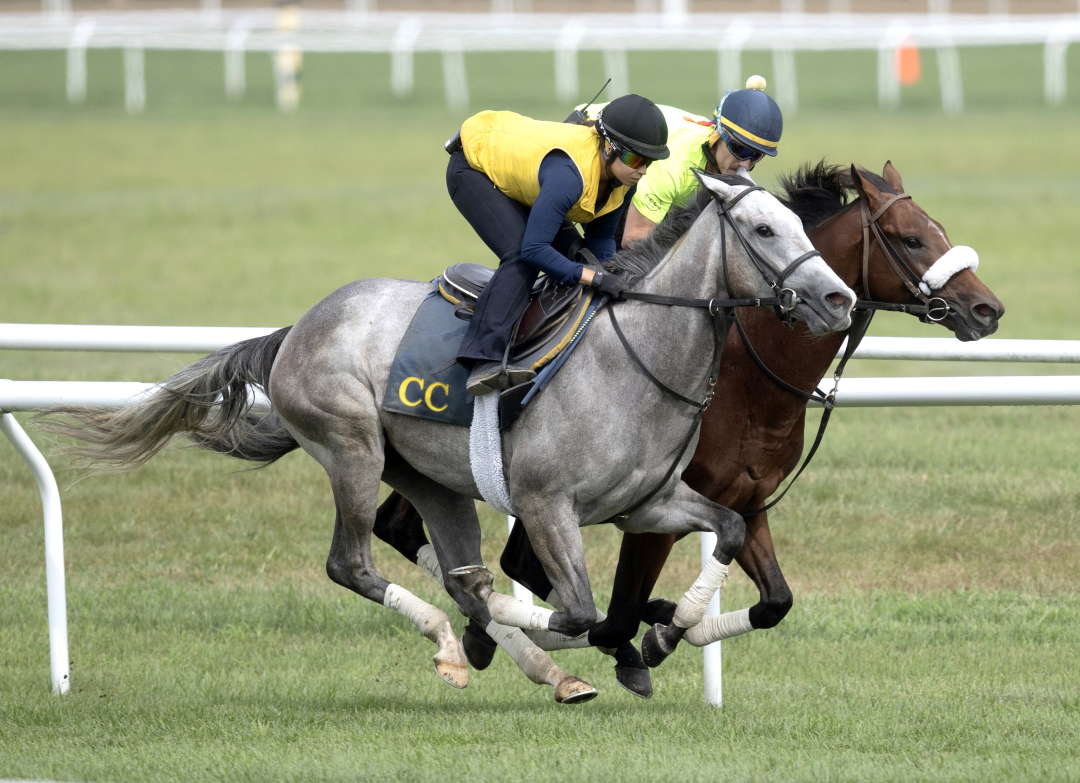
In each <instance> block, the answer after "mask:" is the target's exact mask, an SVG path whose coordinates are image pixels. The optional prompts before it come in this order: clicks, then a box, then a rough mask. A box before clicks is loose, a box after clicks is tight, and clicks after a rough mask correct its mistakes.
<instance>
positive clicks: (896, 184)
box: [881, 160, 904, 193]
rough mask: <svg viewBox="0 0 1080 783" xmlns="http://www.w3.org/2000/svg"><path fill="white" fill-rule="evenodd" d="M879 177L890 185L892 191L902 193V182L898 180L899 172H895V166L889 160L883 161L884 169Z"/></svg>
mask: <svg viewBox="0 0 1080 783" xmlns="http://www.w3.org/2000/svg"><path fill="white" fill-rule="evenodd" d="M881 176H883V177H884V178H885V181H886V182H888V183H889V184H890V185H892V188H893V190H895V191H896V192H897V193H903V192H904V181H903V180H902V179H900V172H899V171H897V170H896V166H894V165H893V164H892V161H891V160H887V161H885V168H884V170H883V171H882V172H881Z"/></svg>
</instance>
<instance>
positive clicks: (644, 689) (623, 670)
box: [615, 666, 652, 699]
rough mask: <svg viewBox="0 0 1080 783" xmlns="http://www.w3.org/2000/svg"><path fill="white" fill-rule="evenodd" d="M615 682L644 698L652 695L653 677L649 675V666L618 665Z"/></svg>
mask: <svg viewBox="0 0 1080 783" xmlns="http://www.w3.org/2000/svg"><path fill="white" fill-rule="evenodd" d="M615 682H617V683H619V685H621V686H622V687H623V688H624V689H625V690H627V691H629V692H630V693H632V694H634V695H635V696H638V697H640V698H642V699H648V698H651V697H652V677H651V676H649V670H648V669H647V668H646V669H636V668H633V667H630V666H616V667H615Z"/></svg>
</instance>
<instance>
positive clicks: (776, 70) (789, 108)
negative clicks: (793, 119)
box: [772, 47, 799, 114]
mask: <svg viewBox="0 0 1080 783" xmlns="http://www.w3.org/2000/svg"><path fill="white" fill-rule="evenodd" d="M772 61H773V75H774V76H775V77H776V102H777V103H778V104H779V105H780V108H781V109H783V110H784V113H785V114H794V113H795V112H797V111H798V110H799V82H798V75H797V74H798V71H796V69H795V50H794V49H790V48H787V47H784V48H781V49H773V53H772Z"/></svg>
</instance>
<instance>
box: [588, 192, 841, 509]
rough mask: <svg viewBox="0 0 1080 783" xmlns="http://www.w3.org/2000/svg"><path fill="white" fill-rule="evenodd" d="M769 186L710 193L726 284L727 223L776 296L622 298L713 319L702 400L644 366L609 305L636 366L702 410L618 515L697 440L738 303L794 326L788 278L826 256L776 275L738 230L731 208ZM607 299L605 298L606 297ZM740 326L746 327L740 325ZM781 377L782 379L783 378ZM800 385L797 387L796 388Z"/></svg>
mask: <svg viewBox="0 0 1080 783" xmlns="http://www.w3.org/2000/svg"><path fill="white" fill-rule="evenodd" d="M758 190H760V191H764V190H765V188H762V187H759V186H757V185H752V186H750V187H747V188H745V189H744V190H742V191H740V192H739V193H737V194H736V195H735V196H733V197H732V198H731V199H730V200H729V201H728V202H726V203H725V202H724V201H723V200H721V199H720V198H719V197H718V196H717V195H716V194H714V193H712V191H710V196H711V198H712V199H713V201H715V202H716V211H717V216H718V217H719V220H720V263H721V267H722V268H723V272H724V284H725V287H726V288H727V290H729V291H730V290H731V289H730V286H729V283H728V261H727V227H728V226H730V228H731V230H732V232H733V233H734V234H735V236H736V238H737V239H738V240H739V243H740V244H741V245H742V247H743V249H744V250H745V251H746V254H747V255H748V256H749V257H750V260H751V261H752V262H753V264H754V266H755V267H757V270H758V272H759V273H760V274H761V276H762V278H763V279H764V280H765V282H766V283H767V284H768V285H769V287H770V288H771V289H772V291H773V293H774V294H775V295H774V296H771V297H755V298H746V299H691V298H686V297H679V296H664V295H662V294H649V293H644V292H636V291H624V292H623V294H622V297H623V298H624V299H628V300H631V301H638V302H645V303H648V304H658V305H667V306H669V307H696V308H703V309H705V310H706V311H707V312H708V314H709V316H710V318H711V319H712V324H713V356H712V362H711V363H710V366H709V376H708V381H707V382H706V386H705V394H704V397H703V398H702V400H701V402H698V401H697V400H695V399H692V398H690V397H686V396H684V395H682V394H680V393H679V392H677V391H675V390H674V389H672V388H671V387H670V386H668V385H667V384H665V383H664V382H663V381H661V380H660V379H659V378H657V377H656V376H655V375H653V373H652V372H651V371H650V370H649V368H648V367H646V366H645V364H644V362H642V361H641V358H640V357H638V355H637V353H636V352H635V351H634V349H633V347H632V346H631V345H630V342H629V340H627V339H626V335H625V334H624V333H623V330H622V328H621V327H620V326H619V322H618V319H616V317H615V308H614V307H612V306H609V307H608V308H607V312H608V318H609V319H610V320H611V326H612V329H614V331H615V334H616V336H617V337H618V338H619V342H620V343H622V346H623V349H624V350H625V351H626V354H627V356H629V357H630V359H631V361H633V362H634V364H636V365H637V367H638V369H640V370H641V371H642V372H643V373H644V374H645V377H646V378H648V379H649V380H650V381H651V382H652V383H653V385H655V386H656V387H657V388H659V389H660V390H661V391H663V392H664V393H666V394H667V395H669V396H671V397H674V398H675V399H676V400H678V401H679V402H682V403H685V404H686V405H689V406H691V407H693V408H696V409H697V412H696V414H695V415H694V420H693V422H691V424H690V430H689V432H688V433H687V435H686V438H685V439H684V440H683V444H682V447H681V448H680V449H679V453H678V455H676V457H675V459H674V460H673V461H672V463H671V466H670V467H669V468H668V470H667V473H665V474H664V477H663V478H662V479H661V480H660V483H659V484H657V485H656V487H654V488H653V490H652V491H651V492H649V494H648V495H646V496H645V497H643V498H642V499H641V500H639V501H638V502H637V503H635V504H634V505H633V506H631V507H630V508H629V509H628V510H626V511H624V512H623V513H621V514H619V515H618V516H616V517H615V519H618V520H622V519H626V518H628V517H629V516H630V514H632V513H634V512H635V511H637V510H638V509H639V508H641V507H642V506H643V505H645V504H646V503H648V502H649V501H650V500H652V499H653V497H655V496H656V494H657V493H658V492H659V491H660V490H661V489H663V487H664V486H665V485H666V484H667V482H668V480H669V479H670V478H671V476H672V475H673V474H674V473H675V470H676V468H678V466H679V462H680V461H681V460H682V458H683V456H684V455H685V454H686V450H687V449H688V448H689V447H690V442H691V441H692V440H693V439H694V433H695V432H697V429H698V425H699V424H700V423H701V419H702V417H704V415H705V411H706V410H708V408H709V404H710V403H711V402H712V399H713V395H714V394H715V393H716V383H717V381H718V380H719V378H720V360H721V356H722V354H723V349H724V343H725V342H727V336H728V331H729V330H730V328H731V323H732V321H735V323H738V317H737V316H736V314H735V308H737V307H771V308H773V310H774V311H775V312H776V314H777V316H778V317H779V318H780V320H781V321H783V322H784V323H785V324H787V325H788V326H789V327H790V326H792V325H793V324H794V318H793V316H792V311H793V310H794V309H795V307H796V306H797V305H798V304H799V302H800V299H799V296H798V294H797V293H796V292H795V291H794V289H791V288H787V287H785V285H784V283H785V281H786V280H787V278H788V277H789V276H790V275H791V273H792V272H794V271H795V270H796V269H798V268H799V267H800V266H801V265H802V264H804V263H806V262H807V261H809V260H810V259H811V258H814V257H818V256H820V255H821V253H820V252H818V251H817V250H810V251H808V252H806V253H803V254H802V255H801V256H799V257H798V258H796V259H795V260H794V261H792V262H791V263H789V264H788V265H787V266H785V267H784V270H783V271H782V272H781V273H780V274H779V275H774V274H773V271H772V269H770V268H769V266H768V264H766V263H765V260H764V259H763V258H762V257H761V256H760V254H758V252H757V251H756V250H754V249H753V247H751V246H750V244H749V243H748V242H747V241H746V238H745V237H743V235H742V233H741V232H740V231H739V227H738V225H737V224H736V223H735V220H734V218H733V217H732V215H731V210H732V208H734V207H735V205H736V204H738V203H739V202H740V201H741V200H742V199H743V198H745V197H746V196H747V194H749V193H753V192H754V191H758ZM605 301H606V300H605ZM740 329H741V326H740ZM778 380H779V379H778ZM791 388H793V389H794V388H795V387H791Z"/></svg>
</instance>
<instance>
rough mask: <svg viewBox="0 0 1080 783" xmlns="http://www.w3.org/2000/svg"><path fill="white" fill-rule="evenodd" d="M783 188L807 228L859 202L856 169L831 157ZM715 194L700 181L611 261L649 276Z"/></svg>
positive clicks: (873, 179) (876, 179) (725, 177)
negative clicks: (687, 200)
mask: <svg viewBox="0 0 1080 783" xmlns="http://www.w3.org/2000/svg"><path fill="white" fill-rule="evenodd" d="M859 173H860V174H861V175H862V176H863V178H864V179H865V180H866V181H867V182H869V183H870V184H872V185H873V186H874V187H876V188H877V189H878V190H880V191H881V192H882V193H896V190H895V189H894V188H893V186H892V185H890V184H889V183H888V182H886V181H885V179H884V178H883V177H881V176H880V175H878V174H874V173H872V172H870V171H867V170H866V169H864V168H862V167H859ZM700 176H703V177H710V178H712V179H718V180H720V181H721V182H725V183H727V184H728V185H753V184H754V183H752V182H750V181H749V180H746V179H743V178H742V177H739V176H735V175H731V174H708V173H705V172H700ZM780 188H781V192H779V193H774V194H773V195H774V196H776V198H777V199H778V200H779V201H780V203H781V204H783V205H784V206H785V207H787V208H788V209H790V210H791V211H792V212H794V213H795V214H796V215H798V217H799V219H800V220H801V221H802V223H803V227H804V228H805V229H806V230H810V229H812V228H816V227H818V226H820V225H821V224H822V223H824V222H825V221H826V220H828V219H829V218H832V217H835V216H836V215H839V214H840V213H842V212H846V211H847V210H848V209H851V208H852V207H853V206H854V205H855V204H856V203H858V195H859V192H858V190H856V189H855V186H854V185H853V184H852V182H851V170H850V169H849V168H846V167H844V166H837V165H834V164H830V163H829V162H828V161H826V160H821V161H820V162H818V163H816V164H811V163H806V164H804V165H802V166H800V167H799V168H798V169H796V170H795V172H794V173H792V174H787V175H784V176H782V177H780ZM711 200H712V194H711V193H710V192H709V190H708V189H707V188H704V187H701V186H699V187H698V190H697V193H696V194H695V195H694V197H693V198H692V199H691V200H690V203H688V204H687V205H686V206H683V207H674V208H672V209H671V210H670V211H669V212H668V213H667V216H666V217H665V218H664V219H663V220H662V221H660V224H659V225H658V226H657V227H656V228H654V229H653V230H652V231H651V232H650V233H649V235H648V236H646V237H644V238H643V239H639V240H638V241H637V242H635V243H634V244H633V245H631V246H630V247H629V248H627V249H626V250H621V251H619V252H618V253H616V254H615V258H613V259H612V261H611V265H612V267H614V268H615V269H618V270H620V271H621V272H622V274H623V276H624V277H625V278H626V279H627V281H628V282H629V283H630V284H631V285H633V284H634V283H636V282H637V281H638V280H640V279H641V278H643V277H645V275H647V274H648V273H649V272H651V271H652V270H653V269H654V268H656V265H657V264H659V263H660V261H661V260H663V258H664V256H666V255H667V254H668V251H670V250H671V248H672V247H674V246H675V243H676V242H678V241H679V240H680V239H681V238H682V237H683V235H685V234H686V232H687V231H689V230H690V226H692V225H693V224H694V221H695V220H697V219H698V217H699V216H700V215H701V213H702V212H703V211H704V210H705V207H707V206H708V205H709V202H710V201H711Z"/></svg>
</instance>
